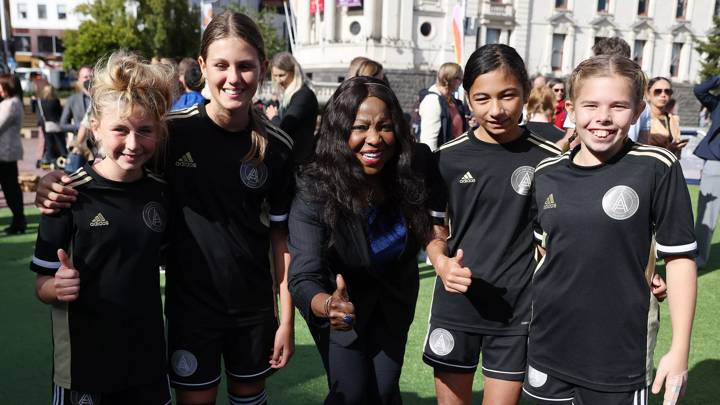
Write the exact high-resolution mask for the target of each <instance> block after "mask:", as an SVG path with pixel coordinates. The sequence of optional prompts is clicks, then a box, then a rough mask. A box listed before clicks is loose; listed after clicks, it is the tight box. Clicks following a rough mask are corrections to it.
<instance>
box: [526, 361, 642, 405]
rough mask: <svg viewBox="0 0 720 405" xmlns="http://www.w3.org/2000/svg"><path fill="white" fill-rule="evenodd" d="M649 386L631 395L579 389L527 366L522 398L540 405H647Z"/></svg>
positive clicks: (630, 392)
mask: <svg viewBox="0 0 720 405" xmlns="http://www.w3.org/2000/svg"><path fill="white" fill-rule="evenodd" d="M648 391H649V389H648V387H645V388H643V389H639V390H635V391H629V392H603V391H595V390H591V389H589V388H585V387H580V386H578V385H575V384H571V383H569V382H566V381H563V380H561V379H558V378H556V377H553V376H551V375H549V374H546V373H544V372H542V371H540V370H537V369H535V368H533V367H532V366H528V372H527V378H526V379H525V382H524V383H523V396H524V397H525V399H527V400H529V401H530V402H532V403H534V404H539V405H647V404H648Z"/></svg>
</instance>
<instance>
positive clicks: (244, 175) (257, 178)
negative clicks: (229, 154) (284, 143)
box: [240, 162, 268, 188]
mask: <svg viewBox="0 0 720 405" xmlns="http://www.w3.org/2000/svg"><path fill="white" fill-rule="evenodd" d="M267 178H268V169H267V166H265V164H264V163H262V162H260V163H258V164H257V165H255V164H254V163H250V162H243V164H242V165H241V166H240V179H242V182H243V183H244V184H245V185H246V186H248V187H250V188H260V187H262V186H263V184H265V181H267Z"/></svg>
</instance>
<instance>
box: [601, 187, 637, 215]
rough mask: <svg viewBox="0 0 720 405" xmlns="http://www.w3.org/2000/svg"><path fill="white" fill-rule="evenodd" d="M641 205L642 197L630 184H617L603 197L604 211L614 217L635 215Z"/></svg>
mask: <svg viewBox="0 0 720 405" xmlns="http://www.w3.org/2000/svg"><path fill="white" fill-rule="evenodd" d="M639 206H640V197H638V194H637V193H636V192H635V190H633V189H632V188H630V187H628V186H615V187H613V188H611V189H610V190H608V191H607V192H606V193H605V195H604V196H603V199H602V207H603V211H605V213H606V214H607V215H608V216H609V217H610V218H612V219H617V220H623V219H628V218H630V217H631V216H633V215H634V214H635V213H636V212H637V210H638V207H639Z"/></svg>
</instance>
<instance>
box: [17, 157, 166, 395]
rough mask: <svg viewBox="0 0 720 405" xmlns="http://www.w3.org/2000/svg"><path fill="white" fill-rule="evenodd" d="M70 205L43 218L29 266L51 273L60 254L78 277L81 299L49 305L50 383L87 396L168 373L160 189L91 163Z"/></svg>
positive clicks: (76, 177) (76, 181)
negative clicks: (115, 176)
mask: <svg viewBox="0 0 720 405" xmlns="http://www.w3.org/2000/svg"><path fill="white" fill-rule="evenodd" d="M71 178H72V179H73V182H72V183H71V184H70V186H72V187H74V188H75V189H76V190H77V191H78V192H79V194H78V197H77V201H76V202H75V203H74V204H73V205H72V207H71V208H69V209H65V210H61V211H60V212H59V213H58V214H57V215H43V216H42V217H41V218H40V229H39V230H38V236H37V244H36V245H35V254H34V256H33V258H32V262H31V264H30V268H31V269H32V270H33V271H35V272H37V273H39V274H44V275H50V276H52V275H54V274H55V272H57V270H58V268H60V262H59V261H58V257H57V250H58V249H65V250H66V251H67V252H68V254H69V255H70V258H71V259H72V263H73V266H74V267H75V268H76V269H77V271H78V272H79V273H80V293H79V295H78V299H77V300H75V301H73V302H70V303H58V304H54V305H53V306H52V330H53V343H54V347H53V349H54V350H53V351H54V361H53V369H54V381H55V383H56V384H57V385H59V386H61V387H63V388H66V389H72V390H78V391H84V392H114V391H120V390H124V389H127V388H129V387H133V386H138V385H144V384H148V383H150V382H153V381H156V380H157V379H159V378H163V376H164V375H165V337H164V330H163V317H162V303H161V299H160V272H159V265H160V248H161V245H162V243H163V242H164V240H165V239H164V235H165V227H166V214H165V208H164V207H165V200H164V197H163V192H164V188H165V186H164V184H163V183H161V182H160V181H159V180H157V179H156V178H154V177H152V176H150V175H145V176H144V177H143V178H142V179H140V180H138V181H134V182H130V183H121V182H115V181H111V180H108V179H105V178H103V177H101V176H100V175H98V174H97V172H95V170H93V168H92V166H91V165H90V164H87V165H85V166H84V167H83V168H81V169H79V170H78V171H77V172H75V173H74V174H72V175H71Z"/></svg>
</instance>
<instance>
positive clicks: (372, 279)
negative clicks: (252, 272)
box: [288, 144, 432, 342]
mask: <svg viewBox="0 0 720 405" xmlns="http://www.w3.org/2000/svg"><path fill="white" fill-rule="evenodd" d="M417 149H418V152H419V153H418V152H416V154H415V159H414V167H416V168H418V169H419V170H420V173H421V175H423V176H425V172H426V170H427V169H429V166H428V165H429V164H430V163H431V162H430V159H431V158H432V156H431V153H430V149H429V148H428V147H427V145H424V144H418V147H417ZM300 184H302V182H300ZM312 201H313V199H312V197H311V196H308V195H307V193H305V192H303V190H302V186H301V189H300V190H299V191H298V193H297V195H296V196H295V199H294V201H293V204H292V208H291V209H290V219H289V228H290V237H289V240H288V246H289V248H290V254H291V257H292V260H291V261H290V271H289V288H290V293H291V294H292V297H293V302H294V304H295V306H297V308H298V309H299V310H300V313H301V314H302V315H303V317H304V318H305V319H306V320H307V322H308V324H310V325H311V326H314V327H320V328H324V327H328V326H329V324H328V322H327V320H326V319H319V318H316V317H315V316H314V315H313V313H312V309H311V308H310V303H311V301H312V298H313V297H314V296H315V295H316V294H318V293H321V292H325V293H328V294H332V292H333V291H335V276H336V274H342V276H343V278H344V279H345V283H346V285H347V290H348V295H349V297H350V301H351V302H352V303H353V305H354V306H355V314H356V317H355V325H354V330H355V331H356V332H357V334H358V335H362V334H363V331H364V330H365V329H366V328H367V327H368V325H369V323H371V322H379V321H382V322H384V323H385V326H386V327H387V335H388V336H397V337H399V338H401V339H403V342H404V340H405V339H406V337H407V331H408V329H409V327H410V324H411V323H412V321H413V317H414V314H415V303H416V301H417V295H418V288H419V275H418V265H417V253H418V251H419V249H420V247H421V246H420V243H419V241H417V240H416V238H415V237H414V236H412V235H410V232H408V236H407V237H406V240H405V250H404V251H403V252H402V253H401V255H400V256H399V257H398V258H397V260H396V261H395V263H394V264H393V265H392V266H389V268H388V269H387V270H386V271H385V272H384V273H382V274H380V275H378V274H375V273H372V272H371V271H370V266H371V261H370V252H369V247H368V242H367V236H366V235H367V232H366V219H365V218H362V217H360V216H356V217H353V218H350V219H345V220H340V221H339V223H338V224H337V226H336V232H335V242H334V243H333V244H332V245H330V244H329V240H330V229H329V227H328V226H327V225H326V224H325V223H324V221H323V219H322V215H323V214H322V213H323V207H322V204H320V203H318V202H312ZM339 333H342V332H339ZM336 334H337V333H335V331H332V332H331V333H330V339H331V340H332V339H333V335H336Z"/></svg>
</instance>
